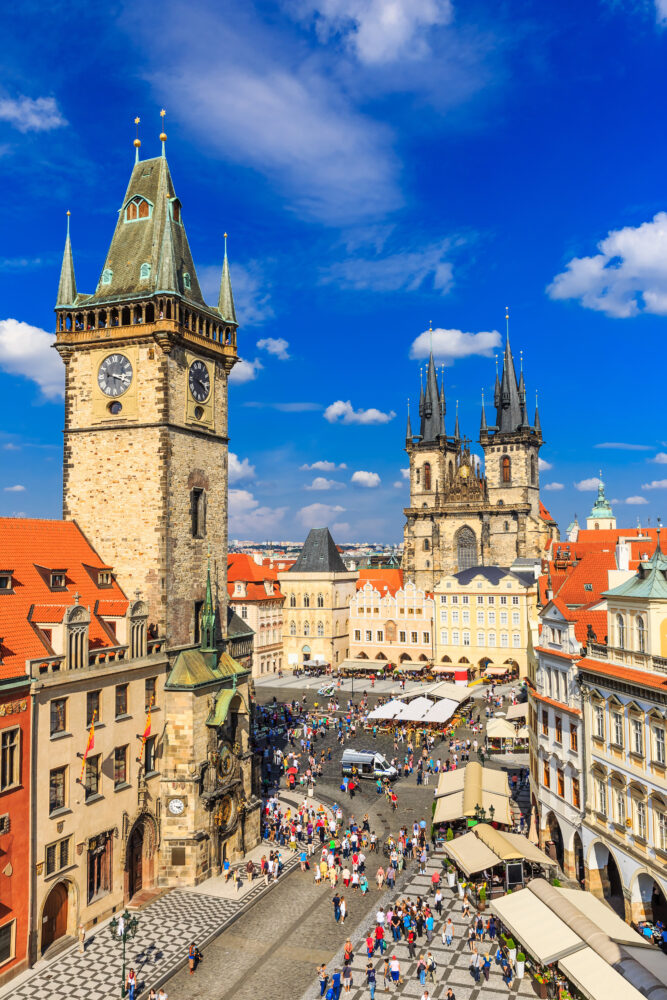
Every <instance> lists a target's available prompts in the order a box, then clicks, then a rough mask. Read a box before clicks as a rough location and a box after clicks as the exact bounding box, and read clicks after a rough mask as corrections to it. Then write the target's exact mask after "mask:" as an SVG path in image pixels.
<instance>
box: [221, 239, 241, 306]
mask: <svg viewBox="0 0 667 1000" xmlns="http://www.w3.org/2000/svg"><path fill="white" fill-rule="evenodd" d="M218 312H219V313H220V315H221V316H222V318H223V319H225V320H226V321H227V322H228V323H232V324H233V325H234V326H238V323H237V322H236V310H235V308H234V296H233V295H232V279H231V278H230V276H229V261H228V260H227V233H225V258H224V260H223V262H222V277H221V278H220V295H219V296H218Z"/></svg>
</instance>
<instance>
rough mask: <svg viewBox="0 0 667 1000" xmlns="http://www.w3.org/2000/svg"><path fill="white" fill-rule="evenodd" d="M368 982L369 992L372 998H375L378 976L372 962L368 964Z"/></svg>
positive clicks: (373, 999) (372, 999)
mask: <svg viewBox="0 0 667 1000" xmlns="http://www.w3.org/2000/svg"><path fill="white" fill-rule="evenodd" d="M366 984H367V986H368V992H369V993H370V997H371V1000H375V986H376V977H375V969H374V968H373V963H372V962H369V963H368V965H367V966H366Z"/></svg>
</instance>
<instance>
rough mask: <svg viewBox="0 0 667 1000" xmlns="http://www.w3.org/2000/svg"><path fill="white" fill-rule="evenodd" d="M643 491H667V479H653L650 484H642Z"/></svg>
mask: <svg viewBox="0 0 667 1000" xmlns="http://www.w3.org/2000/svg"><path fill="white" fill-rule="evenodd" d="M642 489H643V490H667V479H652V480H651V482H650V483H642Z"/></svg>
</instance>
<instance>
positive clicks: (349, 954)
mask: <svg viewBox="0 0 667 1000" xmlns="http://www.w3.org/2000/svg"><path fill="white" fill-rule="evenodd" d="M353 958H354V951H353V949H352V942H351V941H350V939H349V938H348V939H347V941H346V942H345V947H344V949H343V965H351V964H352V959H353Z"/></svg>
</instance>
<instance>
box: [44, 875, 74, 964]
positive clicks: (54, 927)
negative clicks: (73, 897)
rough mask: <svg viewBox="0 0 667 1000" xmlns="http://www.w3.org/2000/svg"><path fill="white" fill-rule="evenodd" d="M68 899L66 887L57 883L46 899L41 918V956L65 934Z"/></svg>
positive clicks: (61, 883) (63, 883) (62, 883)
mask: <svg viewBox="0 0 667 1000" xmlns="http://www.w3.org/2000/svg"><path fill="white" fill-rule="evenodd" d="M68 897H69V893H68V891H67V885H66V884H65V882H58V884H57V885H54V887H53V889H52V890H51V892H50V893H49V895H48V896H47V898H46V902H45V904H44V913H43V916H42V954H44V952H45V951H46V949H47V948H48V947H49V946H50V945H52V944H53V942H54V941H57V940H58V938H61V937H62V936H63V935H64V934H66V933H67V914H68Z"/></svg>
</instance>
